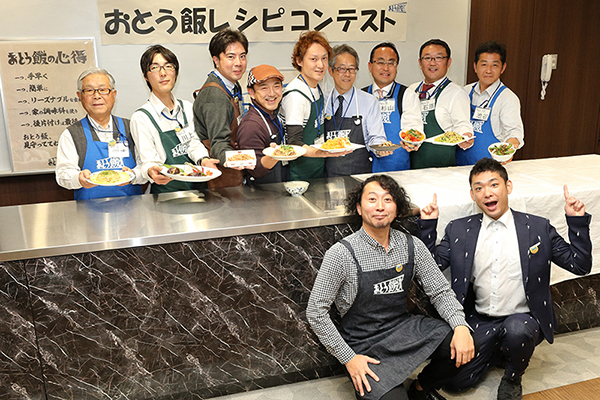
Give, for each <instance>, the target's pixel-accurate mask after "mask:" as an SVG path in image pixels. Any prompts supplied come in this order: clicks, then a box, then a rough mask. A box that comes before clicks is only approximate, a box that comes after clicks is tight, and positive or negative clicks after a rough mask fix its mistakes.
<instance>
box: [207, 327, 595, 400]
mask: <svg viewBox="0 0 600 400" xmlns="http://www.w3.org/2000/svg"><path fill="white" fill-rule="evenodd" d="M501 377H502V370H501V369H498V368H495V369H492V370H491V371H490V372H489V373H488V375H487V377H486V378H485V379H484V380H483V381H482V382H481V383H480V384H479V385H478V386H477V387H476V388H474V389H471V390H469V391H468V392H466V393H463V394H460V395H451V394H448V393H443V394H444V396H446V398H447V399H448V400H450V399H460V400H486V399H495V398H496V388H497V387H498V383H499V382H500V378H501ZM598 377H600V328H595V329H588V330H584V331H579V332H574V333H567V334H563V335H557V336H556V339H555V341H554V344H552V345H550V344H548V343H547V342H543V343H542V344H540V345H539V346H538V347H537V349H536V350H535V353H534V354H533V358H532V360H531V364H530V365H529V368H528V369H527V372H526V373H525V375H524V377H523V394H528V393H533V392H538V391H540V390H544V389H550V388H554V387H558V386H563V385H568V384H570V383H575V382H581V381H585V380H588V379H593V378H598ZM217 399H218V400H282V399H286V400H353V399H355V397H354V391H353V389H352V385H351V384H350V381H349V380H348V379H347V378H346V377H345V376H338V377H333V378H322V379H317V380H313V381H308V382H301V383H295V384H291V385H284V386H278V387H274V388H269V389H263V390H255V391H252V392H247V393H240V394H236V395H231V396H223V397H218V398H217Z"/></svg>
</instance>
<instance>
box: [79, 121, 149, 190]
mask: <svg viewBox="0 0 600 400" xmlns="http://www.w3.org/2000/svg"><path fill="white" fill-rule="evenodd" d="M113 118H114V119H113V127H115V126H116V127H117V130H118V131H119V139H118V141H117V143H120V142H123V144H124V145H125V146H127V147H128V146H129V144H128V141H127V137H126V136H125V124H123V120H122V119H121V118H119V117H113ZM81 124H82V126H83V132H84V133H85V139H86V140H87V149H86V152H85V161H84V163H83V168H82V170H84V169H89V170H90V172H92V173H93V172H97V171H102V170H106V169H115V170H117V169H118V170H120V169H122V168H123V167H129V168H131V169H134V168H135V165H136V164H135V159H134V158H133V156H132V155H131V151H129V156H128V157H113V158H109V152H108V146H109V144H108V143H106V142H101V141H95V140H94V139H93V138H92V132H91V130H90V123H89V121H88V117H85V118H84V119H82V120H81ZM121 132H122V133H121ZM101 160H106V161H108V162H107V163H104V164H105V165H102V163H100V161H101ZM134 194H142V186H140V185H131V184H129V185H125V186H96V187H93V188H91V189H85V188H80V189H76V190H75V192H74V198H75V200H86V199H96V198H99V197H120V196H129V195H134Z"/></svg>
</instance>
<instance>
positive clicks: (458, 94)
mask: <svg viewBox="0 0 600 400" xmlns="http://www.w3.org/2000/svg"><path fill="white" fill-rule="evenodd" d="M444 79H446V78H445V77H444V78H442V79H440V80H438V81H436V82H433V87H432V88H431V89H429V90H428V91H427V93H428V94H433V93H435V91H436V89H437V88H438V86H439V85H440V84H441V83H442V82H443V81H444ZM421 83H422V82H416V83H413V84H412V85H410V87H409V88H408V89H409V90H412V91H413V92H414V91H415V90H416V89H417V88H418V87H419V85H420V84H421ZM417 96H418V94H417ZM432 98H433V97H432ZM435 118H436V119H437V122H438V124H439V125H440V128H442V129H443V130H444V132H448V131H454V132H456V133H458V134H460V135H463V134H465V133H467V132H469V133H473V126H472V125H471V105H470V101H469V96H468V95H467V94H466V93H465V91H464V89H463V88H462V86H459V85H457V84H456V83H454V82H450V83H449V84H448V86H446V87H445V88H444V90H443V91H442V93H441V94H440V97H438V99H437V103H436V106H435Z"/></svg>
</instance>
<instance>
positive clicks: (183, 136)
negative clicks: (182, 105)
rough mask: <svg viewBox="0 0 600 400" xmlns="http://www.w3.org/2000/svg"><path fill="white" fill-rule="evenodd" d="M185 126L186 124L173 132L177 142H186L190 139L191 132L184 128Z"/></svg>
mask: <svg viewBox="0 0 600 400" xmlns="http://www.w3.org/2000/svg"><path fill="white" fill-rule="evenodd" d="M186 127H187V125H186V126H185V127H184V129H181V130H179V131H177V130H176V131H175V134H176V135H177V139H179V143H187V142H189V141H190V140H192V132H189V131H186V130H185V128H186Z"/></svg>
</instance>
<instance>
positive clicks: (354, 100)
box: [325, 86, 387, 151]
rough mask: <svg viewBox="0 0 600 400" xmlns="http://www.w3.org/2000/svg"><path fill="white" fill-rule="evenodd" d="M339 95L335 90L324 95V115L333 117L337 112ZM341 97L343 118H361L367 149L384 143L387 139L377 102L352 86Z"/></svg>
mask: <svg viewBox="0 0 600 400" xmlns="http://www.w3.org/2000/svg"><path fill="white" fill-rule="evenodd" d="M339 95H340V94H339V92H338V91H337V89H335V88H333V89H332V90H331V91H329V92H328V93H327V94H326V95H325V115H333V114H334V110H337V108H338V106H339V101H338V96H339ZM342 96H343V97H344V108H343V109H344V113H343V114H344V117H345V118H352V117H354V116H358V115H360V116H362V130H363V137H364V140H365V144H366V145H367V149H368V150H369V151H371V146H373V145H376V144H381V143H383V142H385V141H386V140H387V137H386V136H385V130H384V129H383V121H382V119H381V110H380V109H379V100H377V99H376V98H375V97H373V96H372V95H370V94H369V93H367V92H363V91H362V90H360V89H357V88H356V87H354V86H353V87H352V89H350V90H348V91H347V92H346V93H344V94H343V95H342ZM332 100H333V105H332Z"/></svg>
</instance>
